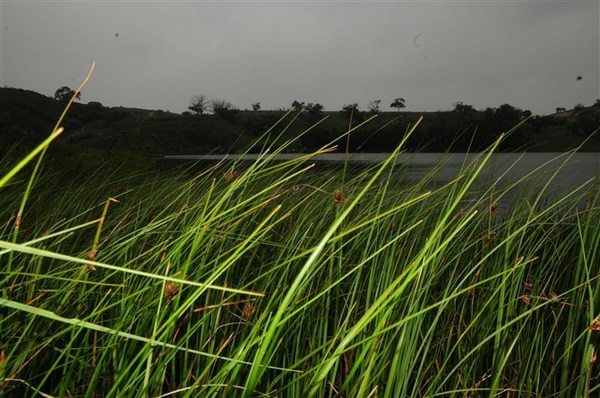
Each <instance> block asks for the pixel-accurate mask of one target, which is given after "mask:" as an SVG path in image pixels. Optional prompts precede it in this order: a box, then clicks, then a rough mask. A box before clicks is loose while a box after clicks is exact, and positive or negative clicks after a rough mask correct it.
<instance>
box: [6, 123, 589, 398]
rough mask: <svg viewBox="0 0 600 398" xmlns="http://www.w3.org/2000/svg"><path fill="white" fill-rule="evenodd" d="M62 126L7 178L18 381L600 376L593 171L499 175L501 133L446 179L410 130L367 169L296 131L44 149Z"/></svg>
mask: <svg viewBox="0 0 600 398" xmlns="http://www.w3.org/2000/svg"><path fill="white" fill-rule="evenodd" d="M288 117H289V118H293V115H288ZM286 123H287V121H285V120H284V121H282V122H281V124H280V126H283V128H285V126H286ZM416 128H418V125H415V126H413V127H412V130H411V131H408V132H407V133H406V135H405V140H406V139H408V137H409V136H410V134H411V132H412V131H413V130H414V129H416ZM57 133H58V130H55V132H54V133H53V134H51V135H50V136H49V139H48V140H46V141H44V142H43V143H42V144H41V145H40V147H38V149H36V150H35V151H34V152H32V153H31V155H30V156H28V157H26V158H25V159H24V160H23V161H22V162H16V166H14V167H8V168H5V170H4V171H3V173H2V177H1V178H0V220H1V221H2V224H1V227H0V292H1V296H0V392H1V393H2V394H5V395H14V396H17V395H18V396H33V395H42V396H86V397H93V396H107V397H110V396H119V397H123V396H140V395H146V396H153V397H167V396H207V397H211V396H214V397H221V396H249V397H250V396H252V397H254V396H265V397H275V396H285V397H294V396H305V395H309V396H314V397H324V396H329V397H338V396H348V397H372V396H381V397H400V396H413V397H436V396H469V397H475V396H493V395H500V394H505V395H506V396H565V397H574V396H578V397H584V396H595V395H598V394H599V393H600V378H599V376H598V375H599V374H600V372H598V364H595V358H596V355H597V349H598V348H597V344H598V333H600V332H599V331H598V330H599V329H600V310H599V306H600V284H599V283H598V278H599V275H600V258H599V256H600V254H599V253H600V212H599V211H598V210H599V207H598V206H599V202H598V195H597V192H598V191H597V186H595V187H594V186H593V182H590V184H586V185H583V186H581V187H575V188H573V189H572V190H571V191H570V192H567V193H563V194H561V196H560V197H558V198H556V199H553V200H552V201H544V200H543V199H542V196H541V195H542V193H543V192H544V190H547V189H549V188H550V187H551V184H552V178H553V175H552V174H550V175H548V174H545V175H541V173H539V174H540V175H538V174H537V173H534V174H533V175H532V176H528V177H527V178H526V179H523V180H521V181H514V182H513V183H512V184H510V185H506V186H501V184H498V181H489V182H488V183H486V184H481V183H480V182H477V181H478V179H477V178H478V176H479V175H480V173H481V170H482V168H483V167H484V165H485V164H486V162H488V160H489V158H490V156H491V154H492V153H493V152H494V150H495V148H496V146H497V145H498V144H499V142H500V141H498V142H496V144H495V145H494V146H492V147H490V148H489V150H488V151H487V152H485V153H481V154H480V156H479V157H478V158H477V159H476V160H475V161H473V162H471V163H468V164H465V165H464V167H463V168H462V170H461V171H460V174H459V176H458V178H456V179H455V180H453V181H451V182H449V183H445V184H442V185H440V184H435V183H434V181H435V180H436V171H437V170H438V169H439V168H434V169H433V170H432V172H431V173H430V174H429V175H428V176H427V177H425V178H424V179H422V180H420V181H410V180H409V179H408V178H407V170H406V166H405V165H398V164H395V163H394V162H393V160H394V159H395V156H397V154H398V153H399V152H400V151H401V150H402V145H400V146H399V147H398V148H396V150H395V151H394V152H393V153H392V154H391V155H390V157H389V159H388V160H387V161H385V162H383V163H381V164H379V165H377V166H374V167H368V168H363V169H352V168H351V167H349V165H344V167H343V169H342V168H340V169H335V168H328V169H326V170H315V169H316V168H315V167H314V165H313V164H311V161H310V158H311V156H312V155H308V156H306V157H305V158H302V159H297V160H293V161H287V162H273V161H272V159H273V155H274V154H276V153H278V152H280V151H283V150H284V149H285V148H286V145H289V143H283V144H281V145H280V146H278V147H277V148H269V147H267V146H263V149H264V150H263V156H261V158H260V159H259V160H258V161H256V162H254V163H252V164H251V165H246V164H243V163H242V162H237V163H236V162H230V161H224V162H222V163H219V164H217V165H215V166H213V167H209V168H205V169H203V170H201V171H198V170H197V169H189V170H183V171H163V172H160V173H157V172H148V171H142V169H141V168H140V171H136V172H133V171H131V172H129V173H124V172H123V171H122V170H116V171H115V170H114V169H111V168H108V167H93V169H94V172H90V173H87V174H85V175H80V176H76V177H77V178H74V176H73V174H72V173H71V172H68V173H67V172H66V171H64V170H63V171H61V170H60V169H59V170H53V171H48V172H39V171H38V168H37V167H36V168H35V169H34V171H33V172H32V171H31V170H29V169H28V168H27V167H25V166H26V164H27V163H28V162H32V161H33V160H35V159H36V157H37V158H38V159H41V157H40V156H41V155H43V153H44V151H45V149H46V148H47V147H48V145H49V144H50V142H51V140H52V139H54V138H55V135H57ZM268 134H274V132H269V133H268ZM501 139H502V138H501ZM265 142H266V141H265ZM256 145H262V144H261V143H260V142H257V144H256ZM327 150H328V149H327V148H324V149H323V151H327ZM313 155H314V154H313ZM6 159H8V157H7V158H6ZM6 159H5V160H6ZM439 167H443V164H440V165H439ZM26 173H30V174H29V175H30V176H31V178H30V179H28V178H27V174H26ZM32 181H33V182H35V184H33V183H32ZM532 181H534V182H535V184H534V183H532ZM476 182H477V183H476ZM533 186H535V187H536V188H532V187H533ZM526 187H529V189H527V188H526ZM595 188H596V190H595ZM509 194H510V195H509ZM509 196H510V197H512V198H514V199H511V201H510V203H508V202H507V201H508V199H507V198H508V197H509ZM24 198H25V199H24ZM503 201H506V202H503ZM498 203H499V204H500V208H498Z"/></svg>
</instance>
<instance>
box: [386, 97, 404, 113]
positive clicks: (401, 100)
mask: <svg viewBox="0 0 600 398" xmlns="http://www.w3.org/2000/svg"><path fill="white" fill-rule="evenodd" d="M405 102H406V100H405V99H404V98H396V99H395V100H394V101H393V102H392V103H391V104H390V107H391V108H398V112H400V109H402V108H406V104H405Z"/></svg>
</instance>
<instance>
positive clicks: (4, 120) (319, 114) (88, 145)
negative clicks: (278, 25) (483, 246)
mask: <svg viewBox="0 0 600 398" xmlns="http://www.w3.org/2000/svg"><path fill="white" fill-rule="evenodd" d="M72 94H73V91H72V90H71V89H70V88H69V87H61V88H59V89H58V90H57V91H56V93H55V95H54V97H55V98H50V97H46V96H44V95H41V94H38V93H36V92H33V91H28V90H22V89H15V88H0V144H1V145H2V147H4V148H7V147H9V146H13V145H15V144H18V145H23V146H24V147H28V146H31V145H33V144H36V143H38V142H39V141H40V139H41V138H42V137H44V135H45V134H46V132H47V131H48V130H50V129H51V127H52V125H53V123H54V121H55V120H56V117H57V116H58V115H59V114H60V112H61V111H62V107H63V106H64V102H65V101H66V100H67V99H68V98H69V97H70V96H71V95H72ZM381 102H382V101H381V100H373V101H371V102H370V103H369V104H368V106H367V107H366V109H365V110H363V109H361V108H360V107H359V105H358V104H356V103H351V104H349V105H345V106H344V107H343V109H341V110H336V111H329V110H325V109H324V107H323V105H321V104H319V103H306V104H305V103H304V102H300V101H293V102H292V103H291V106H289V107H284V108H281V109H279V110H263V109H262V107H261V105H260V103H259V102H256V103H254V104H252V107H251V108H252V109H249V110H241V109H238V108H237V107H235V106H234V105H233V104H231V103H229V102H227V101H226V100H223V99H208V98H206V97H205V96H203V95H196V96H193V97H192V98H191V99H190V102H189V111H186V112H184V113H183V114H176V113H172V112H168V111H161V110H145V109H137V108H125V107H106V106H103V105H102V104H101V103H99V102H95V101H91V102H88V103H87V104H82V103H75V104H73V108H72V110H71V111H70V113H69V116H68V118H67V119H66V120H65V122H64V127H65V130H66V131H67V134H65V136H64V137H62V138H61V140H59V143H58V144H57V146H58V147H61V146H62V147H69V148H72V149H73V150H75V151H79V150H90V149H94V150H98V151H100V152H101V153H110V152H111V151H114V150H133V151H138V152H141V153H146V154H153V155H160V154H167V153H168V154H180V153H208V152H212V153H223V152H236V151H242V150H244V149H246V148H247V147H248V145H249V144H250V143H251V142H253V141H254V140H255V139H256V137H258V136H260V135H262V134H264V133H265V132H266V131H268V130H269V129H270V128H271V127H272V126H273V125H274V124H275V123H276V122H277V121H278V120H279V119H280V118H281V117H283V115H284V114H285V113H286V112H287V111H291V112H296V113H297V117H296V119H295V121H294V123H292V124H291V125H290V126H285V131H284V133H283V134H282V135H281V137H280V139H282V140H285V139H289V138H293V137H296V136H297V135H298V134H301V133H302V132H304V131H306V130H308V131H307V132H306V133H305V134H303V135H302V137H301V138H300V140H298V141H297V144H296V145H294V147H293V148H289V150H291V151H296V152H309V151H313V150H315V149H317V148H319V147H321V146H323V145H327V144H332V143H336V144H338V146H339V148H340V150H345V149H346V145H348V149H349V150H350V151H362V152H387V151H390V150H392V149H393V148H394V147H395V146H396V145H397V144H398V142H399V141H400V140H401V139H402V137H403V136H404V134H405V132H406V130H407V129H408V128H409V127H410V126H411V125H412V124H414V123H415V121H416V120H417V119H418V117H419V116H421V115H423V116H424V121H423V123H422V124H421V126H419V129H418V131H416V132H415V134H414V135H413V136H412V137H411V139H410V140H409V141H408V143H407V145H406V149H407V150H410V151H429V152H445V151H454V152H464V151H467V150H470V151H478V150H481V149H482V148H484V147H486V146H488V145H490V143H492V142H493V141H494V140H495V139H496V137H497V136H498V135H499V134H500V133H501V132H505V131H507V130H509V129H510V128H512V127H513V126H515V125H517V124H518V123H520V122H521V121H523V120H524V119H526V118H529V119H528V120H527V121H526V122H525V124H524V125H523V126H521V127H520V128H519V129H518V130H517V131H516V132H515V133H514V134H512V135H511V136H509V137H508V138H507V139H506V140H505V141H504V142H503V144H502V146H501V147H500V148H499V149H500V151H518V150H528V151H556V152H562V151H565V150H568V149H570V148H573V147H575V146H577V145H579V144H580V143H581V142H583V141H584V140H585V139H586V138H588V136H589V135H590V134H591V133H592V132H593V131H594V130H595V129H596V128H598V127H599V126H600V100H599V101H596V103H595V104H593V105H592V106H584V105H582V104H578V105H576V106H575V107H574V108H573V109H571V110H566V109H564V110H563V109H561V112H558V113H556V114H553V115H548V116H531V112H530V111H527V110H522V109H519V108H516V107H513V106H511V105H510V104H502V105H500V106H499V107H497V108H487V109H485V110H477V109H476V108H475V107H474V106H473V105H469V104H464V103H463V102H460V101H459V102H457V103H456V104H455V105H454V108H453V109H452V110H450V111H438V112H407V111H403V109H404V108H405V106H406V101H405V99H404V98H396V99H394V100H393V101H391V103H390V107H394V108H396V109H397V111H395V112H382V111H381V110H380V104H381ZM374 115H377V117H376V118H374V119H373V120H371V121H369V122H368V123H366V124H365V125H364V126H362V127H360V128H358V129H357V130H356V131H354V132H353V133H352V134H351V136H350V140H349V142H346V141H345V140H344V142H335V140H336V138H337V137H339V136H340V134H341V133H343V132H344V131H346V130H347V129H348V126H349V123H350V122H351V125H352V126H356V125H358V124H360V123H362V122H364V121H366V120H367V119H369V118H371V117H372V116H374ZM313 125H314V127H312V128H310V127H311V126H313ZM282 129H284V126H280V127H279V130H277V129H275V130H274V132H279V131H281V130H282ZM275 136H277V134H273V137H275ZM582 150H583V151H600V139H599V137H598V135H596V136H593V137H591V139H589V140H588V141H587V142H585V144H584V145H583V147H582Z"/></svg>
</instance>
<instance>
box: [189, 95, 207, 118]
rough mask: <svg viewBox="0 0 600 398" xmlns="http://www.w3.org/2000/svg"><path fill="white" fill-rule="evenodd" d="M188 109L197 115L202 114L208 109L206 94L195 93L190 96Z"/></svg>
mask: <svg viewBox="0 0 600 398" xmlns="http://www.w3.org/2000/svg"><path fill="white" fill-rule="evenodd" d="M188 109H189V110H190V111H192V112H194V113H195V114H197V115H202V114H203V113H204V112H205V111H207V110H208V101H207V99H206V97H205V96H204V95H194V96H193V97H192V98H190V106H188Z"/></svg>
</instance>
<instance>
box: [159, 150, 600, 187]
mask: <svg viewBox="0 0 600 398" xmlns="http://www.w3.org/2000/svg"><path fill="white" fill-rule="evenodd" d="M259 156H260V155H257V154H248V155H174V156H165V157H164V159H165V160H167V161H169V162H195V161H199V162H216V161H219V160H222V159H224V158H226V159H230V160H246V161H252V160H256V159H257V158H258V157H259ZM300 156H305V154H300V153H284V154H279V155H277V156H276V158H275V159H276V160H290V159H295V158H298V157H300ZM388 156H389V154H387V153H353V154H349V155H348V156H347V155H346V154H343V153H327V154H321V155H316V156H313V157H312V158H311V161H314V162H317V163H325V164H333V165H335V164H343V163H344V162H345V161H346V160H348V162H349V164H350V165H355V166H356V165H375V164H377V163H380V162H382V161H384V160H385V159H387V158H388ZM480 156H481V155H479V154H465V153H450V154H443V153H417V154H411V153H403V154H400V155H398V156H397V158H396V160H395V162H396V163H398V164H403V165H405V166H407V171H408V177H409V178H410V179H417V180H418V179H419V178H422V177H424V176H425V175H427V174H428V173H430V172H431V170H432V169H433V168H434V167H435V166H437V165H439V164H440V162H443V163H444V166H443V167H442V168H441V169H440V170H439V172H438V174H437V179H438V182H440V183H444V182H448V181H450V180H452V179H454V178H455V177H457V176H458V174H459V173H460V170H461V169H462V168H463V166H464V165H465V164H468V163H469V162H471V161H473V160H475V159H476V158H477V157H480ZM536 169H539V170H538V171H537V172H536V173H535V174H536V176H537V177H535V178H536V179H538V180H539V179H540V178H544V176H546V177H550V175H551V174H552V173H553V172H555V171H556V170H558V173H557V175H556V176H555V177H554V178H553V185H555V186H557V187H558V186H564V187H576V186H579V185H581V184H583V183H584V182H586V181H588V180H590V179H594V178H598V177H599V176H600V152H587V153H575V154H568V153H540V152H533V153H496V154H493V155H492V157H491V159H490V161H489V162H488V163H487V164H486V166H485V168H484V169H483V171H482V175H481V179H486V180H488V181H489V180H497V182H498V183H499V184H502V183H510V182H512V181H516V180H519V179H521V178H525V177H526V176H527V175H528V174H529V173H531V172H533V171H534V170H536ZM532 179H534V178H533V177H532Z"/></svg>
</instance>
